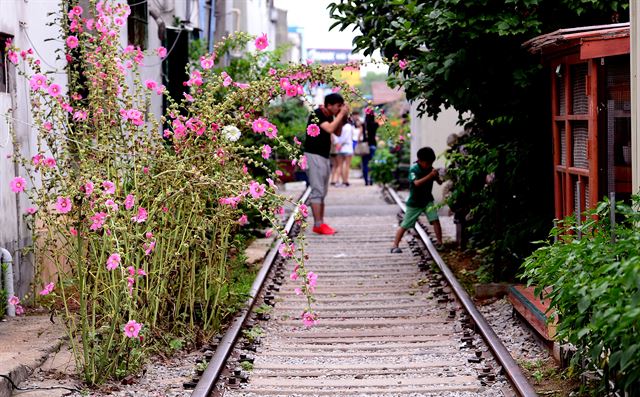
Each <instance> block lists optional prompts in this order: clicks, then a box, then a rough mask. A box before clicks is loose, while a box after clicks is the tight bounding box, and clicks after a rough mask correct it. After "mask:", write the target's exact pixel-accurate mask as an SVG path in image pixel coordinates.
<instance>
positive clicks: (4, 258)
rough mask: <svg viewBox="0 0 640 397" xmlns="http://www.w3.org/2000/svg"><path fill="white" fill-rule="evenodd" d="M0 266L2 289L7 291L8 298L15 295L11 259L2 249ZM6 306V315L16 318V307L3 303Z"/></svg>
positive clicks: (0, 250)
mask: <svg viewBox="0 0 640 397" xmlns="http://www.w3.org/2000/svg"><path fill="white" fill-rule="evenodd" d="M0 264H2V267H3V268H4V289H5V291H7V295H8V296H9V297H11V296H13V295H14V294H15V292H14V290H13V258H12V257H11V254H10V253H9V251H7V250H6V249H4V248H0ZM5 304H6V305H7V315H8V316H9V317H15V316H16V307H15V306H13V305H10V304H9V302H5Z"/></svg>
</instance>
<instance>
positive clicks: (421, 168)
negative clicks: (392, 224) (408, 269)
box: [391, 147, 442, 254]
mask: <svg viewBox="0 0 640 397" xmlns="http://www.w3.org/2000/svg"><path fill="white" fill-rule="evenodd" d="M435 159H436V154H435V153H434V151H433V149H431V148H430V147H423V148H422V149H420V150H418V161H417V164H414V165H412V166H411V168H409V183H410V187H409V198H408V199H407V202H406V204H407V210H406V211H405V214H404V219H403V220H402V224H400V227H399V228H398V231H397V232H396V238H395V241H394V242H393V247H392V248H391V253H392V254H399V253H402V250H401V249H400V248H399V247H398V246H399V245H400V240H401V239H402V236H403V235H404V232H406V231H407V229H410V228H412V227H413V226H414V225H415V224H416V221H417V220H418V217H419V216H420V214H422V213H423V212H424V213H425V214H426V215H427V219H428V220H429V222H431V224H432V225H433V229H434V231H435V233H436V241H437V245H436V248H437V249H441V248H442V228H441V227H440V221H439V220H438V211H436V210H435V209H434V208H433V195H432V194H431V189H432V188H433V182H434V181H435V182H438V184H441V183H442V181H441V180H440V174H439V172H438V170H437V169H435V168H433V162H434V161H435Z"/></svg>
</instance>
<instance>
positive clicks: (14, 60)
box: [7, 50, 18, 65]
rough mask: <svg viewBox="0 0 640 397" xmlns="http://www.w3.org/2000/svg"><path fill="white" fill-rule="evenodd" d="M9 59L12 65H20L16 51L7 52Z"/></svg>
mask: <svg viewBox="0 0 640 397" xmlns="http://www.w3.org/2000/svg"><path fill="white" fill-rule="evenodd" d="M7 58H9V61H11V63H13V64H16V65H17V64H18V54H17V53H16V52H15V51H13V50H9V51H7Z"/></svg>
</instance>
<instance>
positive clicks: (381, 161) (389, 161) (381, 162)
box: [369, 147, 398, 184]
mask: <svg viewBox="0 0 640 397" xmlns="http://www.w3.org/2000/svg"><path fill="white" fill-rule="evenodd" d="M397 167H398V159H397V157H396V156H394V155H393V154H391V152H389V149H387V148H386V147H382V148H378V149H377V150H376V154H375V155H374V156H373V160H372V161H371V162H370V163H369V169H370V173H371V178H372V179H373V180H374V181H376V182H377V183H381V184H387V183H390V182H391V181H393V172H394V171H395V170H396V168H397Z"/></svg>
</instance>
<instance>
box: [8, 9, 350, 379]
mask: <svg viewBox="0 0 640 397" xmlns="http://www.w3.org/2000/svg"><path fill="white" fill-rule="evenodd" d="M63 1H64V3H65V7H66V8H65V10H71V11H67V12H68V14H63V15H62V16H61V17H62V18H63V19H64V26H63V29H62V31H61V37H60V40H59V41H58V42H59V43H60V44H61V47H63V49H65V50H67V53H66V54H65V58H66V59H67V62H68V63H67V66H68V67H71V66H73V67H72V68H71V69H70V70H72V72H71V73H69V74H68V76H67V77H68V78H67V79H66V80H65V85H64V87H62V86H60V85H56V84H55V83H54V82H53V81H51V80H50V79H47V78H46V77H48V76H49V75H47V74H45V72H44V71H43V68H42V67H41V66H40V63H39V61H38V60H37V59H35V55H33V54H29V53H28V52H24V51H22V50H20V49H18V48H16V47H15V46H14V45H13V44H11V46H10V48H9V49H8V51H12V53H13V54H20V56H23V58H22V59H20V60H19V61H20V67H18V68H16V70H17V71H18V72H19V73H21V74H22V75H23V76H24V77H25V80H24V81H27V82H28V83H29V85H30V86H31V89H30V90H29V92H28V95H29V100H30V101H31V103H32V104H33V106H32V109H31V111H32V121H33V124H34V128H33V131H34V133H35V134H37V137H36V140H37V142H34V143H35V144H36V145H37V146H36V147H38V152H39V153H46V157H51V158H55V159H56V160H57V165H56V167H55V168H52V169H50V168H46V165H45V156H44V155H43V157H39V158H37V159H35V158H34V159H33V161H32V158H31V157H29V158H28V160H27V161H22V162H21V161H19V162H20V163H21V165H23V166H24V169H25V173H29V175H26V174H22V175H24V176H25V178H26V180H29V181H30V182H29V189H28V190H27V189H24V190H23V191H21V192H18V193H19V194H24V195H25V196H27V197H25V198H26V199H28V200H29V202H30V203H33V206H34V208H39V210H38V216H37V217H34V216H31V217H25V219H26V221H27V222H30V223H31V225H32V226H34V227H32V230H34V235H33V239H34V241H37V242H38V244H34V246H36V247H37V249H38V250H40V251H41V252H39V255H35V257H36V258H35V259H36V261H38V265H39V266H43V265H44V264H45V262H44V260H43V259H41V258H49V260H50V261H53V262H54V263H53V265H54V266H55V267H56V269H58V274H57V277H58V280H60V281H59V282H57V283H58V284H57V286H56V292H57V295H59V296H60V297H63V302H64V301H69V299H68V298H70V297H71V301H73V302H74V303H75V302H77V304H74V305H73V308H71V309H70V310H68V309H67V308H64V309H62V310H58V311H57V312H58V313H59V314H60V315H61V316H62V317H63V321H61V322H62V323H63V324H65V326H66V327H67V330H68V333H69V335H70V338H69V340H70V343H71V344H72V345H73V349H72V351H74V357H75V359H76V368H77V369H78V371H79V372H80V375H81V376H82V379H83V380H84V381H85V382H86V383H87V384H90V385H95V384H99V383H103V382H105V381H107V380H109V379H111V378H120V377H122V376H123V375H124V374H123V372H122V371H123V369H124V368H127V370H126V371H127V374H129V373H135V372H138V371H139V370H140V368H141V365H142V364H143V363H144V362H145V361H146V360H148V354H149V352H151V351H157V350H159V349H160V350H161V349H164V348H166V341H165V340H164V339H163V338H161V337H158V335H166V334H177V333H178V332H180V333H184V334H185V337H187V338H190V337H192V336H193V335H196V334H197V335H203V336H211V334H212V333H215V332H217V331H216V330H217V329H219V328H220V326H221V325H222V320H223V319H222V315H221V313H223V312H224V310H221V309H222V308H224V307H235V306H236V305H237V304H238V302H237V301H235V300H234V299H237V298H235V297H234V296H231V295H229V294H228V293H226V292H225V291H228V288H229V287H233V284H234V283H235V282H236V281H235V280H234V275H235V274H237V272H238V271H239V270H240V269H236V268H234V266H235V265H234V264H233V263H230V262H229V261H228V260H227V259H228V258H229V257H230V255H232V254H231V251H230V250H231V249H232V247H233V249H237V248H236V247H234V245H235V243H234V244H229V243H230V242H234V241H236V239H235V237H236V234H237V233H240V232H241V227H240V226H241V225H240V224H241V223H244V222H245V221H246V222H251V223H252V224H253V225H255V226H256V227H258V228H262V227H264V228H265V229H266V228H268V229H269V230H270V232H268V233H267V234H272V237H275V236H277V238H279V239H282V241H283V243H284V245H283V246H282V247H278V248H280V251H281V253H282V254H283V256H286V257H287V259H288V260H292V261H295V263H296V264H297V265H298V264H299V266H300V267H299V273H298V274H299V279H298V280H297V282H298V283H300V284H299V285H298V290H299V293H300V294H301V295H303V296H305V297H306V298H307V305H306V306H307V311H309V312H310V310H311V309H310V305H311V303H312V296H311V293H310V285H308V280H307V275H308V270H307V269H305V267H304V263H305V260H306V258H305V254H304V249H303V244H302V243H299V242H297V241H298V240H295V239H293V238H290V237H289V236H287V235H285V234H284V230H283V227H282V220H283V218H282V214H284V207H285V203H286V202H287V201H290V200H287V199H286V198H285V197H283V196H281V195H279V194H278V192H277V191H276V189H275V184H274V183H273V180H274V179H275V178H276V176H279V175H282V172H281V171H277V172H273V171H272V170H273V169H274V168H273V162H274V160H273V158H274V157H276V156H274V153H277V158H278V159H285V160H286V161H291V160H295V161H296V163H298V164H302V163H303V160H302V158H301V153H300V148H299V147H298V145H297V144H294V143H293V142H292V135H291V134H290V133H289V131H288V126H287V125H283V124H281V122H280V120H279V119H278V116H279V113H278V111H277V110H275V109H276V105H275V104H277V103H279V102H281V101H282V100H286V98H287V97H286V92H285V91H284V90H285V89H284V88H282V87H280V81H279V78H281V77H282V78H286V79H287V81H288V86H291V87H292V90H291V94H292V95H293V94H294V90H295V96H296V98H297V99H296V100H300V101H304V100H305V99H306V98H307V95H303V94H306V93H305V89H306V87H314V86H318V85H321V84H322V85H327V86H329V87H333V86H341V87H343V92H344V93H345V99H347V100H349V98H347V95H348V93H349V92H350V91H349V90H348V89H347V87H348V86H347V84H346V83H345V82H341V81H338V80H336V78H335V77H334V76H336V75H337V73H336V72H337V71H339V70H341V66H323V65H320V64H314V65H311V66H308V65H295V64H288V65H285V64H280V63H279V60H278V58H277V55H276V54H275V53H272V52H269V51H266V47H268V41H267V40H266V35H263V36H262V38H260V40H259V41H258V43H259V45H265V49H263V50H259V51H263V52H261V53H259V56H257V55H256V54H255V53H253V54H252V53H247V54H245V55H244V56H243V58H242V59H240V60H239V63H238V64H239V65H240V67H236V66H237V65H233V66H232V67H229V68H228V69H222V68H221V67H220V66H219V65H215V64H212V61H213V60H214V59H215V54H216V53H217V52H218V51H226V50H225V49H226V48H229V47H225V46H226V45H227V44H220V45H218V44H216V45H215V46H214V51H212V52H211V53H208V54H203V58H202V60H200V59H197V60H196V61H195V62H192V63H190V64H189V65H188V66H187V69H188V70H187V71H186V73H185V75H184V76H183V78H182V81H184V82H185V87H188V88H185V89H184V94H186V95H182V92H180V93H178V95H176V96H170V95H166V94H168V93H167V90H166V89H165V87H163V86H162V85H160V84H158V83H157V82H155V81H153V80H145V77H143V73H142V71H143V70H142V69H141V65H142V63H143V61H144V60H145V56H149V55H155V54H156V51H157V55H158V56H160V57H161V58H165V57H166V56H167V55H168V54H167V53H168V51H166V49H161V50H150V51H143V50H142V49H140V48H137V47H136V46H135V45H127V46H125V47H124V48H122V47H121V43H122V40H121V38H122V36H121V34H123V32H122V30H121V28H122V26H121V25H122V23H123V22H125V21H126V19H127V18H128V15H129V13H130V12H131V10H130V8H129V6H128V5H127V4H126V2H123V1H110V0H105V1H98V2H95V3H94V2H89V3H88V4H91V6H90V7H85V10H83V11H82V12H80V13H75V12H72V11H73V6H74V5H75V2H74V3H67V2H66V0H63ZM69 36H74V37H76V38H78V42H77V47H76V48H74V49H73V50H72V51H70V50H69V47H68V46H66V39H67V38H68V37H69ZM253 39H254V38H252V37H251V36H249V35H247V34H244V33H239V34H237V35H234V36H233V37H232V38H230V41H229V42H231V43H232V44H230V45H237V46H239V47H242V48H247V44H249V45H250V44H251V42H252V40H253ZM260 43H262V44H260ZM72 45H73V44H72ZM220 46H222V47H220ZM8 51H7V54H8V56H10V55H9V52H8ZM221 53H222V52H221ZM63 59H64V58H63ZM201 61H202V62H201ZM16 62H17V61H16ZM231 62H232V63H234V62H236V60H235V59H232V60H231ZM158 63H159V62H158ZM23 64H24V67H22V66H23ZM245 65H246V67H245ZM149 66H151V65H149ZM271 69H273V71H272V72H271V73H270V72H269V71H270V70H271ZM231 71H233V73H231ZM144 72H145V73H144V75H146V72H147V71H146V69H145V70H144ZM230 74H232V76H231V75H230ZM52 76H53V75H52ZM232 77H233V78H232ZM234 80H235V81H234ZM80 93H81V95H80ZM156 94H157V95H166V96H163V97H162V98H155V95H156ZM152 97H153V98H152ZM158 100H159V101H158ZM155 102H159V103H163V104H165V107H166V112H164V113H163V114H154V109H157V108H159V107H158V106H156V105H157V104H156V103H155ZM305 118H306V117H305ZM276 124H277V126H276ZM278 128H280V129H281V131H280V132H278ZM150 131H161V134H155V133H150ZM302 131H304V130H302ZM318 133H319V131H318ZM64 138H68V139H64ZM266 142H268V144H267V143H266ZM31 155H33V153H31V154H30V155H29V156H31ZM263 155H264V157H263ZM265 173H266V174H265ZM32 180H33V181H38V183H31V181H32ZM103 182H109V183H104V184H103ZM94 184H95V186H94ZM32 185H34V187H33V188H31V186H32ZM118 205H120V206H124V207H123V208H122V207H121V209H120V210H118V211H116V208H117V207H116V206H118ZM294 205H298V203H295V204H294ZM303 208H304V207H303ZM123 209H126V211H130V212H126V211H123ZM299 212H300V213H302V212H303V210H301V211H299ZM61 214H62V215H61ZM243 215H244V216H245V217H243ZM36 221H37V222H38V225H37V227H35V226H36V223H35V222H36ZM296 221H297V222H299V223H300V224H302V225H303V227H304V223H305V222H304V219H303V218H301V217H300V216H299V217H298V218H296ZM42 230H47V231H48V232H47V233H42ZM61 243H62V244H61ZM296 247H300V248H299V249H296ZM115 255H117V256H115ZM123 263H126V265H127V266H121V265H122V264H123ZM47 266H50V264H47ZM128 266H130V267H131V269H129V268H128ZM132 273H133V274H132ZM142 277H144V279H142ZM36 295H37V297H40V298H42V299H43V302H49V301H51V299H49V298H46V296H45V295H42V296H40V295H38V294H36ZM132 318H135V323H131V324H130V322H131V321H134V320H131V319H132ZM167 318H171V319H172V321H165V319H167ZM126 324H129V325H131V326H135V325H136V324H137V327H129V328H127V329H126V330H125V329H124V328H123V326H124V325H126ZM141 324H145V325H144V329H145V330H149V332H148V333H147V334H146V335H145V338H144V342H143V338H142V332H141V331H140V329H142V328H141ZM138 327H140V328H139V329H138V331H137V332H136V328H138ZM121 332H124V336H123V337H120V338H118V336H121V335H122V334H121ZM136 338H137V340H136V341H135V347H133V346H132V343H134V341H132V339H136ZM138 340H139V341H140V343H138ZM132 349H135V354H132V352H134V350H132ZM113 362H118V363H122V364H119V365H118V366H114V365H113Z"/></svg>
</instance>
